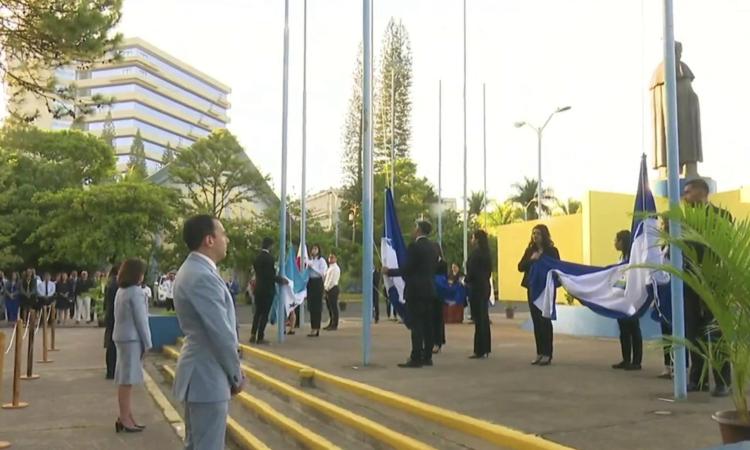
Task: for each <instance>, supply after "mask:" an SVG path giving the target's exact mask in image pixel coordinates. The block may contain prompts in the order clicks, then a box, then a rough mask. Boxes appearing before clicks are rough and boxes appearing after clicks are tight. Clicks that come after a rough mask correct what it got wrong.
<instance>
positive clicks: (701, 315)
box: [685, 289, 732, 386]
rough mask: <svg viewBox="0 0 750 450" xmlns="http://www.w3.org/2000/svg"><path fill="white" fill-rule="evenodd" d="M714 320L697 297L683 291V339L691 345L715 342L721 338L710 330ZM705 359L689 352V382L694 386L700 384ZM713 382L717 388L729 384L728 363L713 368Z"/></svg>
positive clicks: (729, 372)
mask: <svg viewBox="0 0 750 450" xmlns="http://www.w3.org/2000/svg"><path fill="white" fill-rule="evenodd" d="M713 322H714V318H713V316H712V315H711V312H710V311H708V309H707V308H706V307H705V306H704V305H703V302H702V301H701V300H700V299H699V298H698V296H697V295H696V294H695V293H694V292H692V291H691V290H689V289H685V338H686V339H687V340H689V341H690V342H691V343H692V344H693V345H696V346H697V345H699V343H701V342H703V343H707V342H708V341H714V342H715V341H716V340H718V339H719V338H720V337H721V331H719V330H718V329H712V327H711V324H712V323H713ZM706 364H707V362H706V359H705V358H704V357H703V356H702V355H701V354H699V353H696V352H694V351H691V352H690V382H691V383H693V384H696V385H701V384H706V383H701V378H702V375H703V370H704V367H705V366H706ZM713 375H714V381H715V382H716V385H717V386H726V385H727V384H729V383H730V382H731V378H730V377H731V375H732V369H731V366H730V365H729V363H728V362H727V363H725V364H723V365H722V366H721V367H713Z"/></svg>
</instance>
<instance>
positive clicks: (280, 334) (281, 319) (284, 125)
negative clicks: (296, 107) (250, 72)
mask: <svg viewBox="0 0 750 450" xmlns="http://www.w3.org/2000/svg"><path fill="white" fill-rule="evenodd" d="M283 79H284V82H283V88H282V95H281V96H282V100H281V214H280V216H281V219H280V221H279V223H280V225H281V230H280V231H279V274H280V275H281V276H282V277H284V276H286V270H285V264H284V262H285V261H284V260H285V259H286V154H287V134H288V125H289V124H288V122H289V120H288V119H289V0H284V76H283ZM284 309H285V308H284V305H283V304H282V302H281V299H279V302H278V305H276V321H277V325H278V329H277V330H276V331H277V333H276V338H277V340H278V341H279V343H281V342H284V323H285V322H286V314H284Z"/></svg>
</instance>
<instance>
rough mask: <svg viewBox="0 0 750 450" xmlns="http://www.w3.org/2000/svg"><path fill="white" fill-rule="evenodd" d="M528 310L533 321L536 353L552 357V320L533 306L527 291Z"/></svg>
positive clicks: (529, 293)
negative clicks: (543, 315)
mask: <svg viewBox="0 0 750 450" xmlns="http://www.w3.org/2000/svg"><path fill="white" fill-rule="evenodd" d="M528 297H529V311H530V312H531V321H532V322H533V323H534V340H535V341H536V354H537V355H542V356H549V357H550V358H551V357H552V350H553V345H552V341H553V331H552V320H550V319H547V318H545V317H542V311H541V310H540V309H539V308H537V307H536V306H534V303H533V302H532V301H531V299H530V297H531V292H530V291H528Z"/></svg>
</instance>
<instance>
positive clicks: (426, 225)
mask: <svg viewBox="0 0 750 450" xmlns="http://www.w3.org/2000/svg"><path fill="white" fill-rule="evenodd" d="M417 228H419V231H420V232H421V233H422V234H423V235H425V236H429V235H430V233H432V225H431V224H430V222H428V221H426V220H420V221H418V222H417Z"/></svg>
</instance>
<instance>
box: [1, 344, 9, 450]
mask: <svg viewBox="0 0 750 450" xmlns="http://www.w3.org/2000/svg"><path fill="white" fill-rule="evenodd" d="M4 351H5V333H3V332H2V331H0V352H4ZM4 356H5V355H3V354H2V353H0V400H2V399H3V361H4V360H5V358H4ZM9 447H10V442H7V441H0V449H3V448H9Z"/></svg>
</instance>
